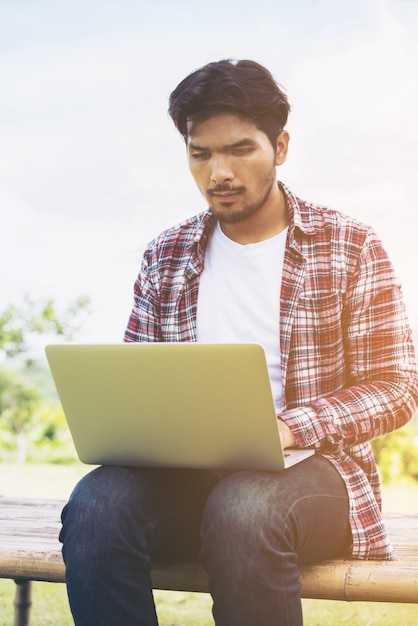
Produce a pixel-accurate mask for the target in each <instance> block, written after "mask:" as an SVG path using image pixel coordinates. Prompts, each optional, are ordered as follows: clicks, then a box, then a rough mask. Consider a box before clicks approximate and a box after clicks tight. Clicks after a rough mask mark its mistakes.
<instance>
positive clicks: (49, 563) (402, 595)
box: [0, 497, 418, 626]
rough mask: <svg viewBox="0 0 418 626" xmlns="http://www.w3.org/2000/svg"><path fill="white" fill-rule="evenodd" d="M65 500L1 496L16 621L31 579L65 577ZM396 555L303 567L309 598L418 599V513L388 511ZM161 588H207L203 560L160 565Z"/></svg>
mask: <svg viewBox="0 0 418 626" xmlns="http://www.w3.org/2000/svg"><path fill="white" fill-rule="evenodd" d="M63 504H64V503H63V501H61V500H36V499H29V498H25V499H19V498H6V497H0V578H8V579H12V580H14V581H15V582H16V584H17V586H16V598H15V621H14V626H28V625H29V617H30V607H31V581H48V582H61V583H62V582H64V580H65V579H64V564H63V561H62V557H61V546H60V543H59V542H58V532H59V528H60V512H61V509H62V507H63ZM385 521H386V525H387V528H388V530H389V533H390V536H391V539H392V542H393V545H394V547H395V550H396V557H395V559H394V560H392V561H359V560H355V559H343V558H340V559H332V560H328V561H323V562H321V563H317V564H314V565H309V566H304V567H302V568H301V573H300V575H301V583H302V596H303V597H304V598H316V599H328V600H346V601H354V600H355V601H367V602H400V603H404V602H408V603H418V514H415V515H414V514H406V515H403V514H401V513H396V514H395V513H392V514H387V515H386V516H385ZM152 581H153V586H154V587H155V588H156V589H167V590H172V591H201V592H207V591H208V586H207V577H206V574H205V572H204V570H203V569H202V568H201V567H200V566H199V565H198V564H197V563H185V564H182V565H176V566H165V567H157V568H155V569H154V570H153V571H152Z"/></svg>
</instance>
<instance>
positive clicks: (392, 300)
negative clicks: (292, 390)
mask: <svg viewBox="0 0 418 626" xmlns="http://www.w3.org/2000/svg"><path fill="white" fill-rule="evenodd" d="M341 324H342V327H343V336H344V360H345V364H346V371H347V377H346V379H347V385H346V388H344V389H342V390H340V391H338V392H336V393H335V394H333V395H331V396H329V397H319V398H318V399H316V400H315V401H313V402H310V403H309V404H307V405H306V406H300V407H295V408H291V409H290V410H288V411H285V412H284V413H283V414H282V415H281V416H280V417H281V418H282V419H283V420H284V421H286V423H287V424H288V425H289V427H290V428H291V430H292V432H293V435H294V437H295V440H296V443H297V445H298V446H300V447H309V446H314V447H316V448H319V449H320V450H322V451H324V452H335V451H337V450H338V449H347V448H352V447H354V446H356V445H359V444H361V443H364V442H365V441H369V440H371V439H373V438H375V437H379V436H381V435H384V434H386V433H388V432H391V431H393V430H395V429H397V428H399V427H401V426H402V425H404V424H405V423H406V422H407V421H409V420H410V419H411V418H412V417H413V415H414V413H415V410H416V406H417V398H418V380H417V367H416V359H415V353H414V346H413V342H412V337H411V330H410V328H409V324H408V319H407V314H406V310H405V305H404V302H403V297H402V291H401V287H400V284H399V281H398V280H397V278H396V276H395V274H394V271H393V267H392V265H391V262H390V260H389V258H388V256H387V254H386V253H385V251H384V249H383V247H382V245H381V243H380V241H379V240H378V239H377V237H376V236H375V235H374V234H373V233H372V232H371V233H370V234H369V236H368V237H367V238H366V239H365V242H364V245H363V247H362V250H361V254H360V257H359V259H358V263H357V266H356V271H355V272H354V273H353V275H352V276H351V277H350V280H349V281H348V284H347V290H346V292H345V294H344V306H343V313H342V320H341Z"/></svg>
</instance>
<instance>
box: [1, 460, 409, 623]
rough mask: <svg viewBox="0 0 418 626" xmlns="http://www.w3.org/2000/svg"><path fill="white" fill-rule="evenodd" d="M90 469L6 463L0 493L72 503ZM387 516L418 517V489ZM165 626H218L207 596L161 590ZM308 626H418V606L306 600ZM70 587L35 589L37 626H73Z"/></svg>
mask: <svg viewBox="0 0 418 626" xmlns="http://www.w3.org/2000/svg"><path fill="white" fill-rule="evenodd" d="M89 470H90V468H89V467H86V466H84V465H81V464H75V465H70V466H60V465H56V466H55V465H22V466H18V465H7V464H1V463H0V494H2V495H7V496H32V497H40V498H42V497H49V498H63V499H66V498H67V497H68V496H69V494H70V492H71V489H72V487H73V486H74V485H75V484H76V482H77V481H78V480H79V479H80V478H81V476H82V475H83V474H85V473H86V472H87V471H89ZM384 502H385V504H386V506H385V509H386V510H387V511H396V510H402V511H405V512H407V511H408V512H409V511H410V512H418V485H413V486H410V485H404V484H399V485H396V487H391V488H386V489H385V493H384ZM14 592H15V584H14V582H13V581H11V580H0V626H9V625H10V624H12V623H13V599H14ZM155 599H156V606H157V612H158V617H159V622H160V626H214V622H213V619H212V617H211V598H210V596H209V595H207V594H199V593H182V592H172V591H156V592H155ZM303 607H304V619H305V626H327V625H330V626H337V625H349V626H372V625H376V626H380V625H386V626H399V624H402V625H403V626H416V624H418V605H408V604H390V603H387V604H386V603H363V602H353V603H346V602H334V601H325V600H303ZM72 624H73V621H72V619H71V613H70V610H69V607H68V602H67V596H66V590H65V586H64V585H59V584H52V583H40V582H36V583H34V585H33V608H32V612H31V626H72Z"/></svg>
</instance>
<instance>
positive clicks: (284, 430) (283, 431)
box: [277, 417, 296, 448]
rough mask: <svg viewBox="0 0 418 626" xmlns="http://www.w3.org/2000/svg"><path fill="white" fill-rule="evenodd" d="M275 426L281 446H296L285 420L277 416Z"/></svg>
mask: <svg viewBox="0 0 418 626" xmlns="http://www.w3.org/2000/svg"><path fill="white" fill-rule="evenodd" d="M277 426H278V428H279V434H280V439H281V442H282V446H283V448H294V447H295V446H296V441H295V438H294V436H293V434H292V431H291V430H290V428H289V426H288V425H287V424H286V422H284V421H283V420H281V419H280V417H278V418H277Z"/></svg>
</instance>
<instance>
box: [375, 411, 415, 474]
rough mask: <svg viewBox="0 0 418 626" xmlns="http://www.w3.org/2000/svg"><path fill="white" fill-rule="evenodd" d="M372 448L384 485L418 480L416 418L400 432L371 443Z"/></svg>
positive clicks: (397, 431)
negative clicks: (405, 479)
mask: <svg viewBox="0 0 418 626" xmlns="http://www.w3.org/2000/svg"><path fill="white" fill-rule="evenodd" d="M372 448H373V453H374V456H375V459H376V462H377V464H378V466H379V471H380V475H381V478H382V481H383V482H384V483H387V484H390V483H395V482H397V481H398V480H399V479H400V478H409V479H411V480H418V423H417V416H415V418H414V419H413V420H412V421H411V422H410V423H409V424H407V425H406V426H404V427H403V428H401V429H400V430H396V431H395V432H393V433H390V434H388V435H385V436H384V437H379V438H378V439H375V440H374V441H372Z"/></svg>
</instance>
